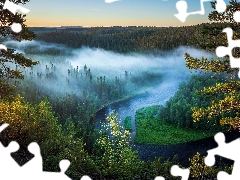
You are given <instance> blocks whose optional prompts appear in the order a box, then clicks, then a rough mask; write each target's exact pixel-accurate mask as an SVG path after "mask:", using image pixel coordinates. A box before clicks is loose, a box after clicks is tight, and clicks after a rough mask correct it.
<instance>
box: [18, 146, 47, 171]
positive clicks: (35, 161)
mask: <svg viewBox="0 0 240 180" xmlns="http://www.w3.org/2000/svg"><path fill="white" fill-rule="evenodd" d="M28 150H29V152H30V153H32V154H33V155H34V157H33V158H32V159H31V160H30V161H29V162H27V163H26V164H24V165H23V166H22V171H25V172H27V171H28V172H32V173H41V172H42V171H43V167H42V156H41V151H40V147H39V145H38V144H37V143H36V142H32V143H31V144H29V145H28Z"/></svg>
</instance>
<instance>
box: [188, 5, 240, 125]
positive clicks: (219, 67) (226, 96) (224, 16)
mask: <svg viewBox="0 0 240 180" xmlns="http://www.w3.org/2000/svg"><path fill="white" fill-rule="evenodd" d="M215 5H216V2H214V3H212V7H213V8H214V9H215ZM239 7H240V3H239V2H236V0H231V1H230V4H229V5H228V6H227V10H226V11H225V12H223V13H218V12H217V11H213V12H212V13H210V14H209V20H210V21H214V22H218V23H224V22H226V21H228V23H230V27H231V28H232V29H233V30H234V35H233V39H239V23H237V22H234V19H233V12H235V11H237V10H239ZM207 32H208V31H207ZM212 36H213V37H216V35H212ZM221 43H222V44H221V45H225V46H226V44H227V39H226V36H225V38H224V39H221ZM217 45H218V44H216V46H217ZM216 46H215V48H216ZM232 53H233V55H234V57H239V54H238V53H239V49H237V48H235V49H233V51H232ZM185 60H186V66H187V67H188V68H190V69H201V70H202V71H212V72H215V73H219V74H222V76H226V77H227V78H228V79H225V82H220V83H216V85H214V86H211V87H208V88H204V89H203V90H200V91H199V94H201V95H203V96H205V97H211V98H209V99H210V103H211V104H210V105H208V106H207V107H205V108H201V107H193V108H192V111H193V114H192V117H193V119H194V121H200V120H202V119H206V118H207V119H209V120H210V119H218V120H220V124H221V125H226V126H227V127H229V128H233V129H236V128H239V127H240V123H239V122H240V121H239V119H240V116H239V103H240V99H239V97H240V94H239V83H238V79H237V77H236V68H235V69H231V68H230V61H229V57H228V56H226V57H224V58H222V59H219V58H218V59H212V60H211V61H207V59H206V58H202V60H199V59H197V58H192V57H190V55H189V54H186V55H185ZM214 97H221V98H219V99H213V98H214Z"/></svg>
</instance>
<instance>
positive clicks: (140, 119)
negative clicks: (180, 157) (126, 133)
mask: <svg viewBox="0 0 240 180" xmlns="http://www.w3.org/2000/svg"><path fill="white" fill-rule="evenodd" d="M158 113H159V106H152V107H146V108H141V109H139V110H137V112H136V117H135V121H136V136H135V139H134V142H135V143H137V144H157V145H170V144H178V143H184V142H189V141H195V140H199V139H203V138H206V137H210V136H213V135H215V134H216V132H209V131H200V130H196V129H187V128H179V127H178V126H176V125H173V124H169V123H166V122H163V121H161V120H160V119H159V116H158Z"/></svg>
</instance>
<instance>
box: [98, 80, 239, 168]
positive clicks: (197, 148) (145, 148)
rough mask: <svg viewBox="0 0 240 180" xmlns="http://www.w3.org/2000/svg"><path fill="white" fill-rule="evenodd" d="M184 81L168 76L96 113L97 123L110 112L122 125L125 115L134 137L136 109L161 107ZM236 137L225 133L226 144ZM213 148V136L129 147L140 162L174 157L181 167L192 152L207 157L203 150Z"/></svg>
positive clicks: (192, 154)
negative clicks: (153, 86) (156, 84)
mask: <svg viewBox="0 0 240 180" xmlns="http://www.w3.org/2000/svg"><path fill="white" fill-rule="evenodd" d="M184 79H186V78H185V77H181V76H178V77H168V78H167V79H165V80H164V81H163V82H162V83H161V84H160V85H158V86H156V87H155V88H153V89H152V90H150V91H148V92H145V93H143V94H140V95H137V96H135V97H132V98H130V99H127V100H124V101H121V102H117V103H113V104H110V105H108V106H106V107H104V108H103V109H101V110H100V111H98V112H97V113H96V118H97V122H100V121H103V120H104V119H105V117H106V114H109V113H110V112H111V111H113V110H114V111H115V112H117V113H118V116H119V118H120V119H121V120H122V123H123V120H124V119H125V117H126V116H131V117H132V122H131V123H132V128H133V138H134V134H135V132H136V128H135V119H134V117H135V112H136V110H137V109H139V108H142V107H147V106H152V105H164V104H165V103H166V101H167V100H168V99H169V98H170V97H172V96H173V95H174V93H175V92H176V91H177V90H178V86H179V83H180V82H181V81H183V80H184ZM239 136H240V133H238V132H231V133H226V141H231V140H233V139H235V138H236V137H239ZM215 147H217V143H216V142H215V140H214V137H209V138H205V139H201V140H198V141H192V142H187V143H181V144H176V145H168V146H159V145H138V144H133V148H134V149H136V150H138V152H139V157H140V158H141V159H143V160H147V159H150V160H153V159H154V158H155V157H159V156H161V157H162V158H163V159H164V160H167V159H168V158H170V159H171V158H172V157H173V156H174V155H175V154H177V155H178V157H179V162H180V163H181V164H182V165H184V166H188V165H189V160H188V159H189V158H190V157H192V156H194V155H195V154H196V152H199V153H200V154H201V155H207V150H209V149H212V148H215Z"/></svg>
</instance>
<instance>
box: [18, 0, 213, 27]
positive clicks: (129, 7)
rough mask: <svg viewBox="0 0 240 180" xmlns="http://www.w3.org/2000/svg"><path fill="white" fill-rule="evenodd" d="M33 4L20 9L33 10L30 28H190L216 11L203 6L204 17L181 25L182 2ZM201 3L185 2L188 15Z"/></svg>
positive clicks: (36, 0)
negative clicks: (180, 5)
mask: <svg viewBox="0 0 240 180" xmlns="http://www.w3.org/2000/svg"><path fill="white" fill-rule="evenodd" d="M105 1H109V2H111V1H112V0H30V2H28V3H26V4H25V5H21V6H23V7H25V8H27V9H29V10H30V12H29V13H28V14H27V16H26V20H27V21H26V24H27V25H28V26H29V27H31V26H93V27H95V26H187V25H194V24H200V23H203V22H207V21H208V18H207V15H208V14H209V13H210V12H211V11H212V10H213V9H212V8H211V5H210V2H204V8H205V14H204V15H191V16H188V17H187V19H186V22H185V23H182V22H180V21H179V20H178V19H177V18H176V17H175V16H174V14H177V13H178V11H177V9H176V3H177V2H178V1H179V0H119V1H116V2H112V3H107V2H105ZM200 1H201V0H186V2H187V4H188V10H187V12H194V11H199V10H200V9H201V6H200Z"/></svg>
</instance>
